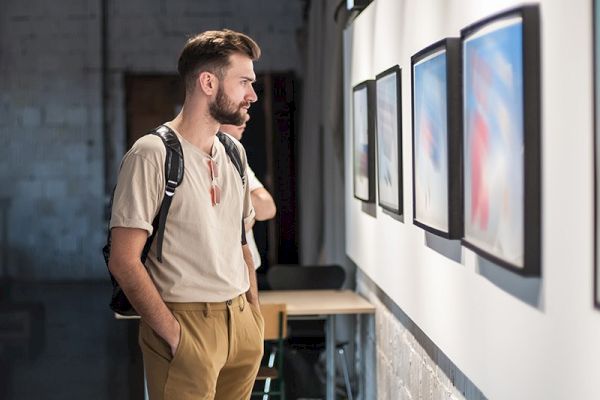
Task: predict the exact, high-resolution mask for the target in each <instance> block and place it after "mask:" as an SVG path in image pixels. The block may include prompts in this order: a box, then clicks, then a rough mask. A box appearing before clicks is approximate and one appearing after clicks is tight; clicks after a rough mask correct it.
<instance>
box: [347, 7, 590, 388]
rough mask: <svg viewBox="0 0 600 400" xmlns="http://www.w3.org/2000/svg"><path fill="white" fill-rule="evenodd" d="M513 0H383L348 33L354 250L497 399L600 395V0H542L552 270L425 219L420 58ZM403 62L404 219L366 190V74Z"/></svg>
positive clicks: (545, 236)
mask: <svg viewBox="0 0 600 400" xmlns="http://www.w3.org/2000/svg"><path fill="white" fill-rule="evenodd" d="M522 4H523V3H519V2H515V1H508V0H504V1H501V0H485V1H482V0H462V1H461V0H455V1H442V0H375V1H374V2H373V3H371V5H370V6H369V7H368V8H367V9H366V10H364V11H363V12H362V13H361V14H360V15H359V16H358V17H357V18H356V19H355V20H354V22H353V23H352V24H351V25H350V26H349V28H348V29H347V30H346V32H345V37H344V69H345V71H344V72H345V76H344V93H345V95H344V102H345V116H344V120H345V155H346V157H345V183H346V186H345V187H346V195H345V198H346V227H347V236H346V237H347V238H346V251H347V253H348V255H349V257H350V258H351V259H352V260H353V261H354V262H355V263H356V265H357V266H358V267H359V268H360V269H361V270H362V271H363V272H364V273H365V274H366V275H368V277H369V278H370V279H372V280H373V281H374V282H375V283H376V284H377V285H378V286H379V287H380V288H381V289H382V290H383V291H384V292H385V293H386V294H387V295H388V296H389V297H390V298H391V299H393V300H394V301H395V302H396V303H397V304H398V306H399V307H400V308H401V309H402V311H404V312H405V313H406V314H407V315H408V316H409V317H410V318H411V319H412V320H413V321H414V322H415V323H416V324H417V325H418V326H419V328H420V329H422V330H423V332H424V333H425V334H426V335H427V336H428V337H429V338H430V339H431V340H432V341H433V342H434V343H435V344H436V345H437V346H438V347H439V348H440V349H441V350H442V351H443V352H444V353H445V354H446V355H447V356H448V357H449V358H450V360H452V362H453V363H455V364H456V366H457V367H458V368H460V369H461V370H462V372H464V374H465V375H466V376H467V377H468V378H469V379H470V380H471V381H472V382H473V383H474V384H475V385H476V386H477V387H478V388H479V389H480V390H481V391H482V392H483V393H484V394H485V395H486V396H487V397H488V398H490V399H510V400H515V399H528V400H534V399H544V400H547V399H577V400H580V399H581V400H583V399H596V398H600V386H599V385H600V310H596V309H594V307H593V296H592V292H593V276H594V275H593V263H594V256H593V254H594V253H593V242H594V241H593V230H594V225H593V221H594V218H593V217H594V213H593V196H594V185H593V77H592V66H593V59H592V58H593V57H592V45H593V40H592V35H593V33H592V1H591V0H569V1H566V0H548V1H541V2H540V3H539V4H540V23H541V72H542V77H541V102H542V104H541V106H542V107H541V110H542V113H541V141H542V148H541V155H542V165H541V176H542V182H541V186H542V195H541V197H542V227H541V232H542V277H541V278H524V277H521V276H519V275H517V274H514V273H512V272H509V271H507V270H505V269H503V268H501V267H498V266H496V265H494V264H492V263H490V262H487V261H486V260H484V259H482V258H480V257H479V256H477V255H476V254H475V253H473V252H472V251H470V250H468V249H466V248H464V247H461V246H460V242H458V241H447V240H445V239H441V238H437V237H435V236H433V235H432V234H429V233H426V232H425V231H424V230H422V229H420V228H418V227H417V226H415V225H413V224H412V215H413V204H412V162H411V160H412V149H411V148H412V139H411V132H412V131H411V129H412V121H411V112H412V111H411V83H410V82H411V72H410V57H411V56H412V55H413V54H415V53H417V52H418V51H419V50H421V49H423V48H425V47H427V46H428V45H430V44H432V43H434V42H436V41H438V40H440V39H443V38H445V37H450V36H459V35H460V29H461V28H463V27H465V26H467V25H470V24H472V23H473V22H476V21H478V20H480V19H482V18H485V17H487V16H490V15H492V14H495V13H497V12H499V11H502V10H505V9H508V8H512V7H515V6H519V5H522ZM395 64H398V65H399V66H400V67H401V68H402V144H403V153H402V156H403V160H404V162H403V181H404V184H403V188H404V202H403V204H404V221H403V222H402V221H401V220H399V219H398V218H393V217H392V216H390V215H389V214H387V213H385V212H384V211H383V210H382V209H381V208H380V207H378V206H376V205H368V206H367V205H365V204H363V203H362V202H361V201H359V200H357V199H355V198H354V197H353V178H352V171H353V168H352V141H351V138H352V118H351V115H352V109H351V107H352V104H351V97H352V96H351V94H352V87H353V86H354V85H356V84H357V83H360V82H362V81H363V80H365V79H374V78H375V76H376V75H377V74H378V73H379V72H382V71H384V70H386V69H387V68H389V67H391V66H393V65H395Z"/></svg>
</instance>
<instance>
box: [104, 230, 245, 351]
mask: <svg viewBox="0 0 600 400" xmlns="http://www.w3.org/2000/svg"><path fill="white" fill-rule="evenodd" d="M147 237H148V233H147V232H146V231H145V230H143V229H136V228H121V227H115V228H113V229H112V232H111V250H110V260H109V263H108V268H109V269H110V272H111V273H112V274H113V276H114V277H115V279H116V280H117V282H119V285H120V286H121V289H123V292H125V295H126V296H127V298H128V299H129V302H130V303H131V305H132V306H133V308H135V310H136V311H137V312H138V314H140V316H141V317H142V318H143V319H144V321H145V322H146V323H147V324H148V325H149V326H150V327H151V328H152V330H154V332H156V333H157V334H158V335H159V336H160V337H162V338H163V339H164V340H165V341H166V342H167V343H168V344H169V346H170V347H171V354H173V355H174V354H175V351H176V350H177V347H178V346H179V339H180V336H181V327H180V326H179V322H177V320H176V319H175V317H174V316H173V313H172V312H171V310H169V309H168V308H167V306H166V304H165V302H164V301H163V299H162V298H161V297H160V294H159V293H158V290H156V286H155V285H154V282H152V279H150V276H149V275H148V272H147V271H146V268H145V267H144V265H143V264H142V262H141V261H140V255H141V254H142V250H143V248H144V244H145V243H146V239H147ZM255 282H256V280H255Z"/></svg>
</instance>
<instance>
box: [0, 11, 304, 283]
mask: <svg viewBox="0 0 600 400" xmlns="http://www.w3.org/2000/svg"><path fill="white" fill-rule="evenodd" d="M101 9H102V3H101V1H100V0H58V1H53V2H47V1H42V0H32V1H27V2H21V1H16V0H8V1H3V2H2V9H1V10H0V183H1V184H0V200H1V201H0V204H4V202H5V200H6V201H8V202H9V203H10V205H9V206H8V207H7V208H6V209H5V210H4V211H5V214H6V216H7V218H6V225H7V233H6V235H1V237H0V240H1V241H2V243H0V244H1V245H2V248H6V249H7V256H6V257H5V258H6V260H7V263H6V264H7V265H5V266H3V267H4V270H7V272H8V273H9V274H10V275H11V276H13V277H17V278H21V279H53V280H64V279H94V278H106V272H105V267H104V265H103V261H102V258H101V255H100V248H101V246H102V244H103V241H104V235H105V233H104V229H105V221H104V209H105V203H106V196H105V192H104V179H105V176H104V147H103V146H104V145H105V143H104V142H105V141H104V136H105V135H104V134H103V131H102V88H101V82H102V75H101V74H102V68H101V65H102V59H101ZM301 24H302V1H300V0H295V1H285V2H281V1H278V0H261V1H253V2H246V1H234V0H229V1H227V0H212V1H202V2H199V1H193V0H186V1H182V0H176V1H166V0H148V1H146V0H143V1H142V0H135V1H134V0H129V1H116V0H109V1H108V29H109V40H108V69H109V73H108V76H107V82H108V89H109V90H108V104H109V106H108V108H107V109H106V115H107V117H108V135H106V137H108V138H109V141H108V143H107V144H108V146H109V147H110V150H111V152H112V154H114V157H113V159H112V160H110V164H111V165H110V168H109V170H110V171H114V172H116V170H117V168H118V162H119V160H120V158H121V156H122V155H123V152H124V142H125V133H124V127H125V120H124V110H123V105H124V93H123V75H124V73H125V72H127V71H136V72H170V73H175V65H176V60H177V55H178V52H179V51H180V49H181V47H182V45H183V43H184V41H185V38H186V36H187V35H188V34H191V33H194V32H198V31H201V30H204V29H211V28H222V27H230V28H233V29H238V30H242V31H244V32H246V33H249V34H250V35H251V36H253V37H254V38H255V39H257V40H258V41H259V43H260V44H261V45H262V48H263V52H264V56H263V59H262V61H261V62H260V63H258V64H257V66H256V67H257V70H295V71H297V72H300V56H299V51H298V48H297V41H296V34H297V32H298V30H299V29H300V26H301ZM108 179H109V184H110V183H112V182H111V180H113V179H114V176H108ZM109 186H110V185H109ZM0 232H3V230H2V229H0ZM2 270H3V269H2V268H0V271H2Z"/></svg>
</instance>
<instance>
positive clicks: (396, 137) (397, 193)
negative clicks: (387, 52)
mask: <svg viewBox="0 0 600 400" xmlns="http://www.w3.org/2000/svg"><path fill="white" fill-rule="evenodd" d="M400 93H401V91H400V68H398V67H397V66H396V67H393V68H390V69H389V70H387V71H385V72H383V73H381V74H379V75H378V76H377V81H376V98H377V119H376V122H377V123H376V127H377V128H376V130H377V166H378V168H377V171H378V172H377V174H378V181H377V187H378V190H379V192H378V193H379V205H380V206H381V207H383V208H384V209H386V210H388V211H391V212H393V213H395V214H402V151H401V145H402V143H401V142H402V135H401V133H400V132H401V122H400V121H401V120H400V117H401V116H400Z"/></svg>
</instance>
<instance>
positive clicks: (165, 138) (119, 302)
mask: <svg viewBox="0 0 600 400" xmlns="http://www.w3.org/2000/svg"><path fill="white" fill-rule="evenodd" d="M147 134H149V135H156V136H158V137H160V138H161V140H162V142H163V144H164V145H165V148H166V150H167V155H166V157H165V181H166V182H165V194H164V196H163V199H162V202H161V205H160V208H159V210H158V213H157V214H156V216H155V217H154V220H153V221H152V227H153V229H152V235H150V237H148V239H147V240H146V244H145V245H144V248H143V250H142V254H141V256H140V260H141V261H142V264H144V265H145V263H146V259H147V258H148V253H149V252H150V246H152V242H153V241H154V238H156V258H157V260H158V261H159V262H162V243H163V238H164V233H165V224H166V222H167V215H168V214H169V208H170V207H171V202H172V200H173V196H174V195H175V190H176V189H177V186H179V185H180V184H181V181H182V180H183V172H184V162H183V150H182V148H181V143H180V142H179V139H178V138H177V135H176V134H175V132H173V130H172V129H171V128H169V127H168V126H166V125H160V126H159V127H157V128H155V129H153V130H152V131H150V132H148V133H147ZM217 137H218V138H219V141H220V142H221V143H222V144H223V147H225V152H226V153H227V156H228V157H229V159H230V160H231V162H232V163H233V165H234V167H235V169H236V170H237V171H238V173H239V174H240V177H241V178H242V184H245V179H244V167H243V164H242V160H241V156H240V152H239V150H238V148H237V146H236V145H235V143H234V142H233V140H231V138H230V137H229V136H227V135H226V134H224V133H221V132H218V133H217ZM113 197H114V190H113ZM113 197H111V201H110V209H111V210H112V202H113ZM244 241H245V229H244V227H243V218H242V243H243V242H244ZM110 248H111V232H110V220H109V227H108V234H107V238H106V244H105V246H104V247H103V249H102V254H103V256H104V261H105V263H106V266H107V268H108V261H109V258H110ZM108 273H109V275H110V280H111V282H112V289H113V290H112V296H111V301H110V308H111V310H113V311H114V312H116V313H118V314H121V315H127V316H133V315H137V313H136V311H135V310H134V309H133V307H132V306H131V303H130V302H129V299H128V298H127V296H126V295H125V293H124V292H123V289H121V287H120V286H119V283H118V282H117V280H116V279H115V278H114V276H113V275H112V274H111V273H110V271H109V272H108Z"/></svg>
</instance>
